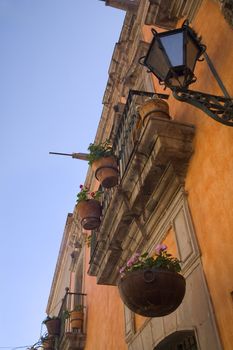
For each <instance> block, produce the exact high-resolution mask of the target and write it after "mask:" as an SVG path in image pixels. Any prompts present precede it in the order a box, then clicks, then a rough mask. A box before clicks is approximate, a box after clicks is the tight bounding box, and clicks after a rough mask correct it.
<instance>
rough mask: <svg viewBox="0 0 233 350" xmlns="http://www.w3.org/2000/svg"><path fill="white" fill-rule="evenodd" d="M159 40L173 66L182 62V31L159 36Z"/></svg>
mask: <svg viewBox="0 0 233 350" xmlns="http://www.w3.org/2000/svg"><path fill="white" fill-rule="evenodd" d="M160 40H161V42H162V44H163V47H164V49H165V51H166V54H167V56H168V58H169V60H170V62H171V65H172V66H173V67H177V66H182V65H183V64H184V48H183V32H178V33H173V34H170V35H164V36H160Z"/></svg>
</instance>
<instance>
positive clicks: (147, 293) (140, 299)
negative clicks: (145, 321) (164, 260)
mask: <svg viewBox="0 0 233 350" xmlns="http://www.w3.org/2000/svg"><path fill="white" fill-rule="evenodd" d="M118 288H119V292H120V296H121V299H122V300H123V302H124V304H125V305H126V306H128V308H129V309H130V310H131V311H133V312H135V313H136V314H139V315H142V316H146V317H161V316H166V315H169V314H170V313H172V312H173V311H175V310H176V309H177V307H178V306H179V305H180V304H181V302H182V300H183V298H184V295H185V279H184V278H183V276H181V275H180V274H179V273H176V272H172V271H169V270H166V269H160V268H151V269H145V270H134V271H131V272H128V273H126V274H125V276H124V277H122V278H121V280H120V281H119V283H118Z"/></svg>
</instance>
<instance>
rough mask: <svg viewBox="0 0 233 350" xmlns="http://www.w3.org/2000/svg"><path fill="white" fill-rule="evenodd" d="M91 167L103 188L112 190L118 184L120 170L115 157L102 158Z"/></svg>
mask: <svg viewBox="0 0 233 350" xmlns="http://www.w3.org/2000/svg"><path fill="white" fill-rule="evenodd" d="M91 167H92V170H93V171H94V173H95V177H96V179H97V180H98V181H99V182H100V183H101V185H102V186H103V187H105V188H111V187H114V186H116V185H117V184H118V168H117V161H116V158H115V157H113V156H111V157H102V158H100V159H98V160H95V161H94V162H93V163H92V166H91Z"/></svg>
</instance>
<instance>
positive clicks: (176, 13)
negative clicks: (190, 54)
mask: <svg viewBox="0 0 233 350" xmlns="http://www.w3.org/2000/svg"><path fill="white" fill-rule="evenodd" d="M201 2H202V0H189V1H186V0H174V1H170V0H150V6H149V9H148V13H147V16H146V19H145V24H147V25H155V26H158V27H161V28H164V29H173V28H175V27H176V25H177V22H178V20H179V19H181V18H187V19H189V21H190V22H191V21H192V20H193V18H194V16H195V15H196V12H197V11H198V9H199V7H200V5H201Z"/></svg>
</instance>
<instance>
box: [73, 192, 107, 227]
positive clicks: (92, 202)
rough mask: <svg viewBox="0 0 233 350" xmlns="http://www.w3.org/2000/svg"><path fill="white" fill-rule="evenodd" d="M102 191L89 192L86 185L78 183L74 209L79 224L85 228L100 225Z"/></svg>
mask: <svg viewBox="0 0 233 350" xmlns="http://www.w3.org/2000/svg"><path fill="white" fill-rule="evenodd" d="M101 194H102V191H95V192H90V191H89V189H88V188H87V187H86V186H83V185H80V192H79V193H78V194H77V200H76V203H77V204H76V210H77V215H78V218H79V220H80V221H81V225H82V227H83V228H84V229H85V230H94V229H97V228H98V227H99V225H100V216H101V204H100V201H99V199H100V196H101Z"/></svg>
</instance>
